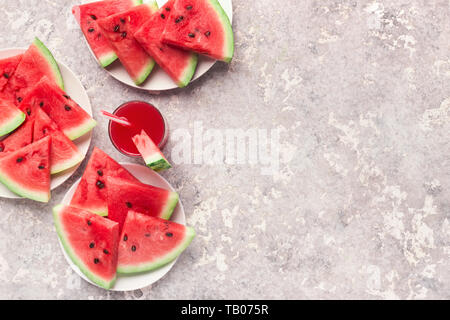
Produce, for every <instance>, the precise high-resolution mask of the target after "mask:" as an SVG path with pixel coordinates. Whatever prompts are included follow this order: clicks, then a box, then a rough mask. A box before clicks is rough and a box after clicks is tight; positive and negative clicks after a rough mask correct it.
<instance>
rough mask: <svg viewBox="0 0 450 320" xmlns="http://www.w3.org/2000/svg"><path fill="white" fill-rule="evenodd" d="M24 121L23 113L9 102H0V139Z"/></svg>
mask: <svg viewBox="0 0 450 320" xmlns="http://www.w3.org/2000/svg"><path fill="white" fill-rule="evenodd" d="M24 121H25V113H23V112H22V111H20V110H19V109H18V108H17V107H16V106H15V105H13V104H12V103H10V102H7V101H3V100H0V137H2V136H4V135H6V134H8V133H10V132H11V131H14V130H15V129H16V128H17V127H19V126H20V125H21V124H22V123H23V122H24Z"/></svg>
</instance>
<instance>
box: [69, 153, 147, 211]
mask: <svg viewBox="0 0 450 320" xmlns="http://www.w3.org/2000/svg"><path fill="white" fill-rule="evenodd" d="M107 177H118V178H122V179H124V180H128V181H134V182H139V180H137V179H136V178H135V177H134V176H133V175H132V174H131V173H130V172H128V170H126V169H125V168H124V167H122V166H121V165H120V164H119V163H117V162H116V161H115V160H114V159H112V158H111V157H110V156H108V155H107V154H106V153H105V152H103V151H102V150H100V149H99V148H97V147H95V148H94V151H93V152H92V155H91V158H90V159H89V162H88V164H87V167H86V170H85V171H84V173H83V176H82V177H81V180H80V183H79V184H78V187H77V189H76V190H75V194H74V195H73V198H72V201H71V203H70V204H71V205H73V206H75V207H78V208H82V209H85V210H89V211H91V212H94V213H96V214H99V215H102V216H106V215H108V204H107V196H108V188H109V186H108V183H107V181H106V179H107Z"/></svg>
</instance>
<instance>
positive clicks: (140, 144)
mask: <svg viewBox="0 0 450 320" xmlns="http://www.w3.org/2000/svg"><path fill="white" fill-rule="evenodd" d="M132 140H133V142H134V144H135V145H136V148H137V149H138V151H139V153H140V154H141V156H142V158H143V159H144V161H145V164H146V165H147V167H149V168H150V169H152V170H155V171H161V170H166V169H170V168H172V166H171V165H170V163H169V161H167V159H166V158H165V157H164V155H163V153H162V152H161V150H159V148H158V146H157V145H156V144H155V143H154V142H153V140H152V139H151V138H150V137H149V136H148V134H147V133H146V132H145V131H144V130H142V131H141V133H140V134H138V135H135V136H134V137H133V138H132Z"/></svg>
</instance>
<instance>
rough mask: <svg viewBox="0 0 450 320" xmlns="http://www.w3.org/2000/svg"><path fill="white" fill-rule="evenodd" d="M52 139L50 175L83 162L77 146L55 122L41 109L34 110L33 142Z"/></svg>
mask: <svg viewBox="0 0 450 320" xmlns="http://www.w3.org/2000/svg"><path fill="white" fill-rule="evenodd" d="M48 135H49V136H51V137H52V143H51V151H50V163H51V166H50V173H51V174H55V173H59V172H61V171H64V170H67V169H69V168H72V167H73V166H76V165H77V164H79V163H80V162H81V161H82V160H83V155H82V154H81V153H80V152H79V151H78V148H77V146H76V145H75V144H74V143H73V142H72V141H71V140H70V139H69V138H67V136H66V135H65V134H64V133H62V132H61V131H60V130H59V128H58V126H57V125H56V123H55V122H53V120H52V119H50V118H49V117H48V115H47V114H46V113H45V112H44V111H42V110H41V109H37V110H36V115H35V120H34V133H33V140H34V141H38V140H40V139H42V138H43V137H46V136H48Z"/></svg>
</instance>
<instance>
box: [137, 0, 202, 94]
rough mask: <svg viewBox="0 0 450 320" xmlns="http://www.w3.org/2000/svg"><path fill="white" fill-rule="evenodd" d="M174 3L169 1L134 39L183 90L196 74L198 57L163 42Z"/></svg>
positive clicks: (140, 29) (171, 0)
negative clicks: (162, 37) (163, 35)
mask: <svg viewBox="0 0 450 320" xmlns="http://www.w3.org/2000/svg"><path fill="white" fill-rule="evenodd" d="M174 2H175V1H174V0H170V1H168V2H167V3H166V4H165V5H164V6H163V7H162V8H161V9H160V10H159V11H158V12H157V13H155V14H154V15H152V16H151V17H150V19H148V20H147V22H145V23H144V24H143V25H142V27H141V28H139V30H137V31H136V32H135V33H134V37H135V38H136V40H137V41H138V42H139V44H140V45H141V46H142V47H143V48H144V49H145V50H146V51H147V52H148V54H149V55H150V56H151V57H152V58H153V59H155V61H156V63H157V64H158V65H159V66H160V67H161V68H162V69H163V70H164V71H165V72H166V73H167V74H168V75H169V76H170V77H171V78H172V79H173V81H175V83H176V84H177V85H178V86H179V87H180V88H182V87H185V86H187V85H188V84H189V82H190V81H191V79H192V77H193V75H194V73H195V69H196V68H197V62H198V55H197V54H196V53H194V52H190V51H185V50H181V49H178V48H176V47H172V46H169V45H167V44H165V43H162V42H161V34H162V32H163V31H164V27H165V26H166V23H167V21H169V16H170V11H171V9H172V7H173V4H174Z"/></svg>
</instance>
